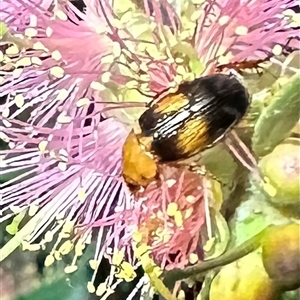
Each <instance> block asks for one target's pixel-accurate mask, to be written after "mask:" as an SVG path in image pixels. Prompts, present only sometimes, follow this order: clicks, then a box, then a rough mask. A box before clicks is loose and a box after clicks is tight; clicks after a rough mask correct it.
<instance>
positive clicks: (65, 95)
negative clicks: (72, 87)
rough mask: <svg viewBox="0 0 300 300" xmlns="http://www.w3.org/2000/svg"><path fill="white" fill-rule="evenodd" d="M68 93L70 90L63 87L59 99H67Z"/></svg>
mask: <svg viewBox="0 0 300 300" xmlns="http://www.w3.org/2000/svg"><path fill="white" fill-rule="evenodd" d="M68 95H69V92H68V90H66V89H61V90H60V91H59V92H58V95H57V100H60V101H64V100H66V99H67V97H68Z"/></svg>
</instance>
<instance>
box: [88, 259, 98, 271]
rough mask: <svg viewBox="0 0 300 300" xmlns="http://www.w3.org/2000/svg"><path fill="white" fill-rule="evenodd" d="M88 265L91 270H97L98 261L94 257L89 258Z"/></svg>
mask: <svg viewBox="0 0 300 300" xmlns="http://www.w3.org/2000/svg"><path fill="white" fill-rule="evenodd" d="M89 265H90V267H91V268H92V269H93V270H97V268H98V266H99V262H98V261H97V260H95V259H91V260H90V261H89Z"/></svg>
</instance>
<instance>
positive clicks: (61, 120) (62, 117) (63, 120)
mask: <svg viewBox="0 0 300 300" xmlns="http://www.w3.org/2000/svg"><path fill="white" fill-rule="evenodd" d="M71 121H72V118H71V117H70V116H67V115H66V113H61V114H60V115H59V116H58V117H57V122H58V123H60V124H69V123H71Z"/></svg>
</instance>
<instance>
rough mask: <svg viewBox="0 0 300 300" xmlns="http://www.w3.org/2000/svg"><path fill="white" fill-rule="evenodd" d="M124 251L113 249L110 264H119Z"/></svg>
mask: <svg viewBox="0 0 300 300" xmlns="http://www.w3.org/2000/svg"><path fill="white" fill-rule="evenodd" d="M124 255H125V253H124V251H123V250H120V251H119V250H115V252H114V254H113V257H112V264H113V265H116V266H119V265H120V264H121V262H122V260H123V259H124Z"/></svg>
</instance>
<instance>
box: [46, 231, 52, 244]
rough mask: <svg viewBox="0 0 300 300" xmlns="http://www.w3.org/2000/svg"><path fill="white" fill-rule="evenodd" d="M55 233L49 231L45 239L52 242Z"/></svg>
mask: <svg viewBox="0 0 300 300" xmlns="http://www.w3.org/2000/svg"><path fill="white" fill-rule="evenodd" d="M53 237H54V234H53V232H52V231H47V232H46V233H45V236H44V241H45V242H47V243H50V242H51V241H52V240H53Z"/></svg>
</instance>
